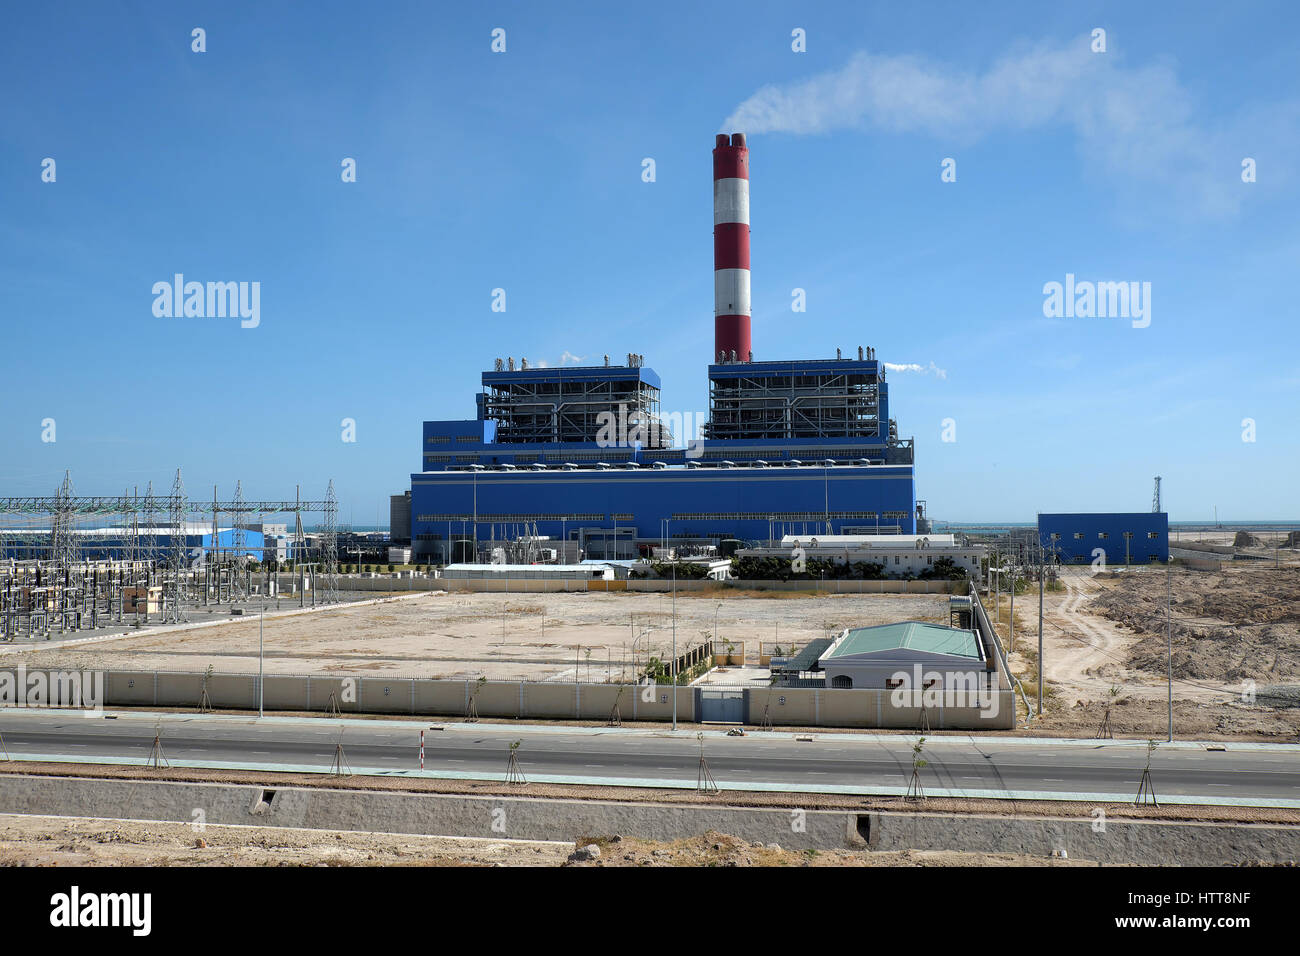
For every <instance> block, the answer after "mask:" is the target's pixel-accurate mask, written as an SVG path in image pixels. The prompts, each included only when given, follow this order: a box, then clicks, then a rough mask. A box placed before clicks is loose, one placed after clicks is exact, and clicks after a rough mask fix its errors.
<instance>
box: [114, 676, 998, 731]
mask: <svg viewBox="0 0 1300 956" xmlns="http://www.w3.org/2000/svg"><path fill="white" fill-rule="evenodd" d="M203 686H204V677H203V675H202V674H188V673H176V672H168V671H109V672H107V673H106V675H105V681H104V694H105V700H104V706H106V707H125V706H135V707H193V708H197V707H198V706H199V703H200V700H201V699H202V696H203ZM727 689H728V688H722V687H719V686H716V685H708V686H683V687H678V688H676V694H677V717H678V719H679V720H685V721H688V722H693V721H695V720H696V719H697V717H696V715H697V714H698V713H699V709H698V708H699V705H700V701H701V700H702V698H703V697H705V696H706V695H709V694H711V693H715V692H717V691H719V690H727ZM673 690H674V689H673V687H672V685H670V684H583V683H576V684H575V683H556V682H552V681H485V682H483V683H481V684H480V683H479V682H477V681H471V680H431V679H422V678H410V677H351V676H327V677H316V676H287V675H270V676H267V677H266V679H265V690H264V695H263V696H264V705H265V707H266V708H267V709H268V710H287V711H328V710H333V709H334V707H337V708H338V710H339V711H340V712H342V713H364V714H412V715H414V714H421V715H438V716H446V717H464V716H466V715H467V714H468V713H469V710H470V703H471V701H472V702H473V704H474V708H475V710H476V712H477V714H478V715H479V716H480V717H509V718H521V719H535V720H606V719H608V718H609V717H610V716H611V714H612V713H613V711H614V708H615V705H617V707H618V716H619V718H620V719H621V720H656V721H657V720H668V719H670V718H671V717H672V713H673V703H672V694H673ZM732 690H734V688H732ZM743 690H744V694H745V698H746V700H745V711H744V713H745V715H746V716H745V722H746V723H748V724H751V725H756V726H757V725H762V724H764V723H767V722H769V721H770V723H772V724H773V725H776V726H800V727H886V728H897V729H926V727H927V725H928V727H929V729H933V730H940V729H948V730H977V729H978V730H997V729H1007V728H1011V727H1012V726H1013V722H1014V710H1013V706H1012V703H1013V702H1012V698H1011V692H1010V691H1009V690H1005V689H1004V690H1000V691H995V692H993V693H991V694H989V695H988V696H987V698H986V699H985V700H983V701H982V703H983V707H974V706H969V705H967V703H966V702H965V701H963V700H961V699H960V698H959V697H956V696H954V692H952V691H946V692H944V693H943V694H940V695H937V696H936V699H935V700H933V701H928V702H927V706H926V707H925V708H924V709H923V708H922V707H920V706H919V705H918V706H899V705H897V704H896V703H895V702H894V701H893V700H892V699H891V696H892V695H891V692H890V691H887V690H832V689H811V688H785V687H773V688H759V689H754V688H744V689H743ZM207 691H208V701H209V703H210V704H211V706H213V707H214V708H218V709H231V710H256V709H257V705H258V693H257V675H255V674H213V675H212V676H211V677H210V678H208V679H207Z"/></svg>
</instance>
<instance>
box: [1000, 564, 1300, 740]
mask: <svg viewBox="0 0 1300 956" xmlns="http://www.w3.org/2000/svg"><path fill="white" fill-rule="evenodd" d="M1060 580H1061V583H1062V584H1063V585H1064V588H1065V589H1064V591H1057V592H1051V591H1049V592H1047V593H1046V595H1045V601H1044V615H1043V616H1044V622H1045V623H1044V631H1043V651H1044V653H1043V658H1044V661H1043V668H1044V675H1045V678H1046V686H1047V693H1048V712H1047V715H1046V718H1045V719H1044V720H1042V721H1039V722H1037V732H1039V733H1049V732H1054V733H1060V734H1062V735H1067V736H1073V735H1087V736H1090V735H1091V734H1093V733H1095V732H1096V731H1097V730H1098V729H1099V728H1100V726H1101V723H1102V719H1103V715H1104V711H1105V708H1106V705H1107V702H1108V701H1109V702H1111V703H1112V704H1114V705H1115V706H1113V707H1112V725H1113V726H1114V727H1115V733H1116V735H1117V736H1135V735H1150V736H1155V737H1158V738H1161V737H1163V736H1164V734H1165V733H1166V732H1167V727H1168V684H1167V669H1168V644H1167V638H1166V634H1165V624H1166V610H1165V602H1166V589H1167V588H1168V587H1169V582H1167V581H1166V576H1165V573H1164V571H1163V570H1162V569H1142V570H1137V571H1132V572H1123V573H1118V574H1103V575H1098V576H1093V575H1091V574H1090V573H1089V572H1088V570H1087V569H1074V568H1066V569H1062V573H1061V575H1060ZM1171 582H1172V604H1173V609H1172V617H1173V628H1172V630H1173V673H1174V701H1175V705H1174V718H1175V719H1174V723H1175V732H1176V733H1178V734H1180V735H1181V736H1184V737H1186V736H1192V735H1195V736H1197V737H1199V738H1203V739H1259V740H1276V739H1285V740H1295V739H1297V738H1298V737H1300V709H1297V708H1271V707H1265V706H1262V705H1260V704H1252V703H1248V702H1246V701H1243V700H1242V690H1243V688H1244V687H1245V680H1246V679H1247V678H1250V679H1254V680H1255V681H1256V683H1257V685H1258V686H1259V687H1260V688H1263V687H1264V686H1267V685H1272V684H1284V683H1295V682H1300V626H1297V623H1296V622H1300V572H1297V571H1296V570H1294V569H1291V570H1288V569H1286V568H1282V569H1280V570H1278V569H1274V568H1272V567H1259V566H1247V567H1243V568H1235V567H1234V568H1228V569H1225V570H1224V571H1222V572H1217V573H1212V572H1196V571H1188V570H1179V569H1176V570H1175V571H1174V574H1173V575H1172V578H1171ZM991 606H992V605H991V604H990V607H991ZM1008 611H1009V608H1008V602H1007V600H1006V598H1005V597H1004V598H1003V600H1002V619H1003V621H1004V622H1005V621H1006V620H1007V619H1008ZM999 631H1000V633H1001V634H1003V635H1004V637H1005V635H1006V633H1007V628H1006V626H1005V623H1004V626H1002V627H1001V628H999ZM1037 644H1038V595H1037V594H1035V593H1027V594H1022V595H1019V596H1018V600H1017V601H1016V650H1015V653H1013V654H1012V655H1011V657H1010V663H1011V668H1012V671H1013V672H1014V673H1015V674H1017V676H1019V677H1020V678H1021V680H1022V681H1025V682H1026V684H1027V685H1031V686H1032V685H1033V684H1034V683H1035V682H1036V677H1037V649H1038V648H1037ZM1112 687H1114V688H1117V689H1118V691H1119V694H1118V697H1117V698H1115V699H1113V700H1112V698H1111V696H1110V690H1111V688H1112ZM1033 696H1034V692H1033V690H1032V689H1031V698H1032V697H1033Z"/></svg>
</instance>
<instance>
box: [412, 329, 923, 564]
mask: <svg viewBox="0 0 1300 956" xmlns="http://www.w3.org/2000/svg"><path fill="white" fill-rule="evenodd" d="M859 355H860V357H859V358H858V359H842V358H837V359H833V360H831V359H828V360H811V361H790V362H733V363H723V364H717V365H710V366H709V367H708V376H709V417H708V422H707V424H705V425H704V428H703V432H704V435H705V437H704V438H702V439H699V440H696V441H692V442H690V443H689V444H688V445H686V446H685V447H680V446H679V447H674V441H673V436H672V431H673V429H674V428H676V427H678V422H677V421H676V420H675V419H674V416H667V417H665V416H662V415H661V413H660V402H659V377H658V376H657V375H655V373H654V372H653V371H652V370H651V369H648V368H645V367H643V366H642V365H641V359H640V356H636V355H630V356H629V357H628V364H627V365H625V366H603V367H602V366H597V367H584V368H544V369H536V368H534V369H529V368H526V367H521V368H519V369H515V368H514V367H513V366H514V362H513V360H508V365H509V367H508V368H507V367H506V365H507V363H506V362H502V361H501V360H498V361H497V363H496V364H497V368H496V369H495V370H494V371H491V372H485V373H483V377H482V392H481V393H480V394H479V395H478V397H477V403H476V404H477V412H478V415H477V417H476V418H475V419H468V420H453V421H427V422H425V423H424V428H423V433H422V439H423V440H422V447H421V463H422V466H423V468H422V470H421V471H420V472H417V473H414V474H412V475H411V529H410V530H411V541H412V546H413V550H414V553H415V555H416V557H417V559H433V560H439V561H457V560H467V559H470V560H472V557H471V556H472V555H474V554H475V553H476V552H477V547H476V544H477V545H480V546H481V545H482V544H483V543H485V542H486V541H489V540H491V539H496V540H505V539H509V538H514V537H517V536H520V535H538V536H545V537H548V538H551V539H552V540H557V541H558V540H563V541H568V542H575V543H576V545H577V547H578V548H580V549H581V550H582V551H583V552H584V553H585V554H586V555H587V556H590V557H607V558H628V557H636V556H637V555H639V554H645V553H647V552H648V551H649V550H650V548H652V547H653V546H656V545H659V544H683V543H691V544H695V543H698V544H717V543H719V542H721V541H723V540H727V539H740V540H742V541H747V542H759V541H771V540H773V539H776V540H779V539H780V538H781V537H782V536H783V535H785V534H876V533H886V532H897V533H903V534H911V533H915V532H916V531H917V530H918V529H917V520H918V512H919V509H918V502H917V501H916V493H915V478H914V474H913V444H912V441H911V440H910V439H908V440H900V439H899V438H898V434H897V426H896V424H895V423H894V422H893V421H892V420H891V419H890V418H889V392H888V385H887V384H886V382H885V369H884V366H883V363H880V362H879V361H877V359H876V358H875V355H874V354H873V353H872V352H871V350H865V353H864V351H863V350H859ZM922 530H924V528H922Z"/></svg>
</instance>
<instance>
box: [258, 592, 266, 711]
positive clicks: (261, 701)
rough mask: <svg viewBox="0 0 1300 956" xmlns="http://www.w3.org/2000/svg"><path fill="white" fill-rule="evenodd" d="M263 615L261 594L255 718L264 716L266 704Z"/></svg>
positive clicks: (263, 600) (264, 603) (264, 604)
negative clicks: (264, 690)
mask: <svg viewBox="0 0 1300 956" xmlns="http://www.w3.org/2000/svg"><path fill="white" fill-rule="evenodd" d="M265 614H266V595H265V594H263V595H262V608H261V610H259V611H258V612H257V716H259V717H265V716H266V710H265V707H264V705H265V703H266V695H265V693H264V692H263V687H264V685H265V683H266V678H265V675H266V667H265V665H264V663H263V661H264V660H265V658H264V655H263V653H262V651H263V647H264V645H263V643H262V617H263V615H265Z"/></svg>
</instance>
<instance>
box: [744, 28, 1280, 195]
mask: <svg viewBox="0 0 1300 956" xmlns="http://www.w3.org/2000/svg"><path fill="white" fill-rule="evenodd" d="M1270 115H1271V116H1272V117H1273V119H1272V120H1267V121H1266V120H1265V119H1264V118H1265V117H1268V116H1270ZM1282 116H1286V117H1288V121H1287V122H1281V121H1280V120H1281V117H1282ZM1297 116H1300V109H1298V108H1297V104H1296V103H1294V102H1291V103H1287V104H1282V105H1281V106H1270V107H1268V108H1267V109H1263V108H1257V109H1256V110H1255V111H1254V113H1253V115H1252V117H1251V118H1250V121H1247V119H1246V117H1244V116H1243V117H1240V118H1239V121H1233V120H1230V121H1229V122H1227V123H1223V124H1219V125H1217V126H1215V127H1214V128H1207V127H1206V125H1205V124H1204V123H1201V122H1198V120H1197V117H1196V110H1195V104H1194V102H1193V97H1192V96H1191V94H1190V93H1189V92H1188V90H1187V89H1186V88H1185V87H1184V86H1183V85H1182V83H1181V82H1180V81H1179V79H1178V75H1177V72H1176V71H1175V69H1174V68H1173V67H1172V66H1171V65H1169V64H1168V63H1150V64H1146V65H1142V66H1126V65H1125V62H1124V60H1123V59H1122V58H1121V57H1120V56H1119V54H1117V53H1115V52H1113V51H1112V52H1109V53H1093V52H1092V51H1091V49H1090V44H1089V38H1088V37H1087V36H1084V37H1080V38H1078V39H1076V40H1072V41H1070V42H1068V43H1065V44H1063V45H1049V44H1039V45H1037V46H1034V47H1032V48H1025V49H1020V50H1018V51H1016V52H1012V53H1008V54H1006V55H1004V56H1002V57H1001V58H1000V59H998V60H997V61H996V62H994V63H992V65H990V66H989V67H988V68H987V69H986V70H984V71H983V72H964V71H960V70H954V69H950V68H947V67H945V66H943V65H941V64H936V63H933V62H930V61H928V60H926V59H923V58H921V57H916V56H900V55H883V54H873V53H866V52H861V53H857V54H855V55H854V56H853V57H852V58H851V59H850V60H849V61H848V63H846V64H845V65H844V66H843V67H841V68H839V69H837V70H831V71H829V72H826V73H820V74H817V75H815V76H812V77H809V78H808V79H805V80H801V81H798V82H793V83H788V84H784V85H770V86H765V87H763V88H762V89H760V90H758V91H757V92H756V93H754V94H753V95H752V96H750V97H749V98H748V99H747V100H745V101H744V102H743V103H741V104H740V106H738V107H737V108H736V109H735V111H734V112H733V113H732V114H731V116H730V117H728V119H727V121H726V123H724V124H723V127H722V128H723V130H728V131H732V130H734V131H736V132H743V133H747V134H754V133H790V134H794V135H812V134H818V133H829V132H832V131H834V130H837V129H848V128H865V129H876V130H882V131H884V132H889V133H921V134H925V135H929V136H932V137H934V138H936V139H939V140H941V141H943V143H945V144H953V145H962V144H966V143H971V142H975V141H977V140H979V139H980V138H982V137H984V136H988V135H994V134H1000V133H1014V132H1017V131H1025V130H1031V129H1037V128H1040V127H1048V126H1062V127H1067V128H1071V129H1073V131H1074V134H1075V137H1076V139H1077V146H1078V149H1079V151H1080V153H1081V154H1082V155H1083V156H1084V158H1085V162H1088V163H1098V164H1100V165H1101V166H1102V167H1103V168H1104V169H1105V170H1106V171H1107V172H1108V173H1110V174H1118V175H1122V176H1125V177H1128V178H1130V179H1131V180H1132V181H1134V182H1159V183H1165V184H1167V185H1170V186H1175V187H1177V193H1178V195H1179V197H1180V199H1179V204H1180V206H1186V205H1191V204H1194V205H1195V206H1196V207H1197V208H1199V209H1200V210H1201V211H1202V212H1205V213H1208V214H1212V215H1220V214H1225V213H1230V212H1233V211H1235V210H1236V208H1237V206H1238V205H1239V203H1240V202H1241V197H1242V191H1241V189H1240V186H1241V183H1240V181H1239V179H1238V177H1237V175H1236V172H1237V171H1238V170H1239V168H1240V163H1241V158H1242V157H1243V156H1246V155H1251V156H1253V155H1256V152H1255V151H1257V150H1258V151H1260V152H1264V151H1265V150H1266V149H1268V147H1270V146H1271V147H1276V149H1275V150H1274V149H1270V150H1268V151H1269V152H1271V153H1272V152H1275V153H1276V154H1277V155H1278V158H1279V161H1284V162H1287V163H1288V164H1290V163H1291V162H1292V161H1291V160H1290V156H1291V155H1293V153H1294V146H1295V145H1296V140H1297V136H1296V133H1295V127H1294V120H1295V119H1296V117H1297ZM936 162H937V160H936Z"/></svg>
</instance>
